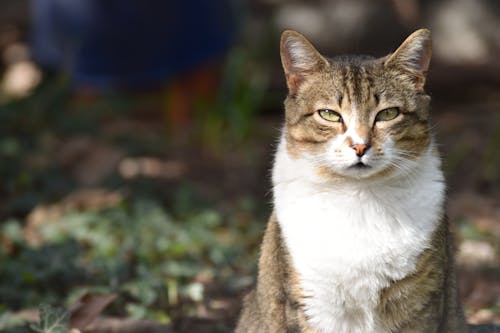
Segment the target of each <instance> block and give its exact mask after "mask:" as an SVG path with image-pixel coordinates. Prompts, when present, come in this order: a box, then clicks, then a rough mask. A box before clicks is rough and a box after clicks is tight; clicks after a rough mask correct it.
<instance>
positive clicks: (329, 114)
mask: <svg viewBox="0 0 500 333" xmlns="http://www.w3.org/2000/svg"><path fill="white" fill-rule="evenodd" d="M318 114H319V116H320V117H321V118H323V119H325V120H327V121H333V122H342V116H341V115H340V114H338V113H337V112H335V111H333V110H330V109H321V110H318Z"/></svg>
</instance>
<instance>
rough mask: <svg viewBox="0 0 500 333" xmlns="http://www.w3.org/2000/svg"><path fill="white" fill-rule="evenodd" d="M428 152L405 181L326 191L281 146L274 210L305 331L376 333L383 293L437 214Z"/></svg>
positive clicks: (408, 263) (435, 170) (438, 197)
mask: <svg viewBox="0 0 500 333" xmlns="http://www.w3.org/2000/svg"><path fill="white" fill-rule="evenodd" d="M439 164H440V163H439V159H438V158H437V157H436V156H434V154H433V153H432V152H431V149H429V151H428V152H427V153H426V154H424V156H422V157H421V161H420V163H419V167H418V170H415V172H414V174H413V176H412V177H411V178H407V179H400V180H394V179H393V180H391V181H384V182H378V183H367V182H362V181H354V180H353V181H346V182H342V183H338V184H325V183H324V180H323V182H322V181H321V179H319V178H318V176H317V175H316V174H315V172H314V171H313V169H312V167H311V166H310V165H309V164H308V162H307V161H305V160H300V159H292V158H290V157H289V156H288V153H287V152H286V149H284V144H283V143H282V144H281V145H280V148H279V150H278V153H277V156H276V162H275V167H274V170H273V182H274V205H275V210H276V214H277V218H278V222H279V223H280V226H281V229H282V232H283V236H284V240H285V242H286V245H287V248H288V250H289V252H290V255H291V257H292V261H293V265H294V268H295V269H296V270H297V271H298V273H299V276H300V281H301V288H302V290H303V292H304V293H305V296H306V297H305V301H304V302H305V311H306V314H307V316H308V318H309V320H310V324H311V325H312V326H313V327H315V328H316V329H317V330H318V331H319V332H323V333H330V332H332V333H382V332H386V331H387V330H386V329H385V328H384V325H383V323H380V322H379V320H378V318H377V316H376V313H375V307H376V305H377V302H378V295H379V292H380V290H381V289H383V288H384V287H387V286H388V285H389V283H390V281H391V280H398V279H401V278H403V277H404V276H406V275H407V274H408V273H410V272H412V271H413V270H414V268H415V264H416V261H417V258H418V255H419V254H420V253H421V252H422V251H423V250H424V249H425V248H426V247H427V246H428V243H429V240H430V238H431V235H432V232H433V231H434V229H435V227H436V225H437V223H438V222H439V219H440V216H441V214H442V205H443V197H444V183H443V177H442V174H441V171H440V167H439Z"/></svg>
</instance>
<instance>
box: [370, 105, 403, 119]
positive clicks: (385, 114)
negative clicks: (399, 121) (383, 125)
mask: <svg viewBox="0 0 500 333" xmlns="http://www.w3.org/2000/svg"><path fill="white" fill-rule="evenodd" d="M397 116H399V109H398V108H388V109H385V110H382V111H380V112H379V113H377V115H376V116H375V121H389V120H393V119H394V118H396V117H397Z"/></svg>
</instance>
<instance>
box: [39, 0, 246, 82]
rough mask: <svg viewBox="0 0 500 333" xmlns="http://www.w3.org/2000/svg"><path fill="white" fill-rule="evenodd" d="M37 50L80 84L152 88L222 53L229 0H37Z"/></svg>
mask: <svg viewBox="0 0 500 333" xmlns="http://www.w3.org/2000/svg"><path fill="white" fill-rule="evenodd" d="M32 16H33V20H32V22H33V26H32V31H33V36H32V38H33V41H32V46H33V54H34V57H35V60H36V61H37V62H38V63H39V64H40V65H41V66H43V67H44V68H46V69H49V70H54V71H59V70H64V71H67V72H69V73H70V75H71V77H72V80H73V82H74V83H75V84H76V85H83V86H92V87H95V88H113V87H127V88H129V87H131V88H134V87H139V88H143V87H150V86H154V85H157V84H161V83H164V82H167V81H169V80H171V79H172V78H174V77H176V76H178V75H181V74H183V73H186V72H189V71H191V70H195V69H196V68H198V67H199V66H201V65H203V64H206V63H209V62H210V61H213V60H215V59H217V58H219V57H221V56H222V55H223V54H224V53H225V52H226V51H227V50H228V48H229V47H230V46H231V44H232V41H233V39H234V35H235V31H236V30H237V29H236V23H235V22H236V20H235V11H234V8H233V2H232V1H231V0H217V1H214V0H148V1H141V0H32Z"/></svg>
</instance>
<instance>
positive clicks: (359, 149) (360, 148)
mask: <svg viewBox="0 0 500 333" xmlns="http://www.w3.org/2000/svg"><path fill="white" fill-rule="evenodd" d="M368 148H370V145H369V144H364V143H358V144H356V145H352V149H354V151H355V152H356V155H358V156H359V157H361V156H363V155H364V154H365V152H366V151H367V150H368Z"/></svg>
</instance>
